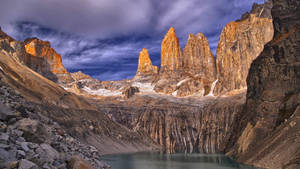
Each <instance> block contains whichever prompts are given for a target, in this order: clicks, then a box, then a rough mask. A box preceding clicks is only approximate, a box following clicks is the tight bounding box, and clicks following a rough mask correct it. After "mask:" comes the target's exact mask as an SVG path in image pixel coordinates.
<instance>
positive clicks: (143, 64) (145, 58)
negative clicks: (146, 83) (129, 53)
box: [136, 48, 158, 76]
mask: <svg viewBox="0 0 300 169" xmlns="http://www.w3.org/2000/svg"><path fill="white" fill-rule="evenodd" d="M157 73H158V67H157V66H153V65H152V62H151V59H150V56H149V52H148V50H147V49H145V48H143V49H142V51H141V52H140V55H139V64H138V69H137V73H136V74H137V75H140V76H147V75H155V74H157Z"/></svg>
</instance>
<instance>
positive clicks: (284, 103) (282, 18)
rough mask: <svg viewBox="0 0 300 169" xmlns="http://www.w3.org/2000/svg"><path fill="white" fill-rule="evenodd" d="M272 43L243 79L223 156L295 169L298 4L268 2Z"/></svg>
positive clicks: (279, 0) (299, 58)
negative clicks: (241, 100)
mask: <svg viewBox="0 0 300 169" xmlns="http://www.w3.org/2000/svg"><path fill="white" fill-rule="evenodd" d="M273 5H274V6H273V8H272V16H273V19H274V29H275V32H274V38H273V40H272V41H270V42H269V43H268V44H266V45H265V46H264V50H263V52H262V53H261V54H260V55H259V56H258V57H257V59H255V60H254V61H253V63H252V65H251V68H250V70H249V75H248V77H247V85H248V90H247V101H246V105H245V109H244V111H242V112H241V114H240V115H239V116H237V117H239V118H238V119H236V121H237V123H236V124H235V127H234V128H236V131H234V132H235V133H237V137H233V139H231V140H232V142H234V143H235V146H234V148H233V149H231V150H230V151H229V154H233V155H235V157H236V158H237V159H238V161H240V162H244V163H248V164H252V165H257V166H259V167H261V168H288V169H294V168H299V167H300V165H299V164H300V159H299V151H298V150H299V148H300V144H299V143H300V141H299V140H300V136H299V131H300V123H299V119H300V107H299V104H300V99H299V97H300V94H299V91H300V85H299V84H300V75H299V72H300V10H299V7H300V1H298V0H288V1H287V0H273Z"/></svg>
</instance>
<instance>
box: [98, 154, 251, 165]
mask: <svg viewBox="0 0 300 169" xmlns="http://www.w3.org/2000/svg"><path fill="white" fill-rule="evenodd" d="M102 159H103V160H104V161H106V162H107V163H108V164H110V165H111V166H112V167H113V168H114V169H255V168H253V167H251V166H245V165H241V164H238V163H236V162H235V161H234V160H232V159H230V158H228V157H226V156H224V155H222V154H159V153H136V154H121V155H109V156H104V157H102Z"/></svg>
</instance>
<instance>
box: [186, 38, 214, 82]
mask: <svg viewBox="0 0 300 169" xmlns="http://www.w3.org/2000/svg"><path fill="white" fill-rule="evenodd" d="M183 68H184V70H186V71H187V72H189V73H190V74H193V75H196V74H200V76H201V77H202V78H205V79H207V80H208V81H215V80H216V74H217V71H216V60H215V57H214V56H213V54H212V53H211V51H210V48H209V44H208V40H207V38H206V37H205V36H204V35H203V34H202V33H198V34H197V35H196V36H194V35H192V34H190V35H189V38H188V41H187V44H186V45H185V48H184V50H183Z"/></svg>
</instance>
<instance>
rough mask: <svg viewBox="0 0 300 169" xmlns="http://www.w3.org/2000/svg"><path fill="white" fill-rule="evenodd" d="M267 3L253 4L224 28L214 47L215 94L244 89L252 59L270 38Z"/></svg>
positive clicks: (271, 35) (270, 27)
mask: <svg viewBox="0 0 300 169" xmlns="http://www.w3.org/2000/svg"><path fill="white" fill-rule="evenodd" d="M270 5H271V4H270V3H269V2H268V3H266V4H263V5H257V4H256V5H254V6H253V9H252V12H251V13H250V14H249V13H246V14H245V15H243V17H242V18H241V20H238V21H235V22H230V23H229V24H227V25H226V26H225V28H224V29H223V31H222V33H221V36H220V41H219V44H218V48H217V74H218V77H217V78H218V83H217V84H216V88H215V90H214V93H215V94H216V95H220V94H224V93H226V92H230V91H232V90H236V89H242V88H246V87H247V84H246V78H247V75H248V71H249V68H250V65H251V63H252V61H253V60H254V59H255V58H257V56H258V55H259V54H260V53H261V52H262V50H263V49H264V45H265V44H266V43H267V42H269V41H270V40H271V39H272V38H273V32H274V30H273V24H272V19H270V18H271V15H270Z"/></svg>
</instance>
